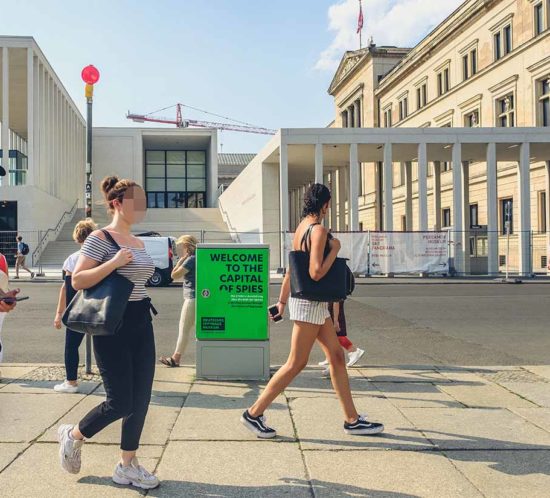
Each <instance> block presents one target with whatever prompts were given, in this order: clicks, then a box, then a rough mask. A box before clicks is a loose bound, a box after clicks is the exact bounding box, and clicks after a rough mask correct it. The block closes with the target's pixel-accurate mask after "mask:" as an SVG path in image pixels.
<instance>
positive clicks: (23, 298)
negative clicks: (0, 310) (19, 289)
mask: <svg viewBox="0 0 550 498" xmlns="http://www.w3.org/2000/svg"><path fill="white" fill-rule="evenodd" d="M27 299H29V296H21V297H19V296H18V297H12V296H5V297H0V301H4V302H5V303H8V304H13V303H18V302H19V301H26V300H27Z"/></svg>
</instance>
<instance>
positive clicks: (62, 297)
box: [53, 272, 69, 329]
mask: <svg viewBox="0 0 550 498" xmlns="http://www.w3.org/2000/svg"><path fill="white" fill-rule="evenodd" d="M67 274H69V272H67ZM66 299H67V289H66V286H65V282H63V285H62V286H61V289H59V299H58V300H57V311H56V312H55V318H54V320H53V326H54V327H55V328H56V329H60V328H61V315H62V314H63V310H64V309H65V303H66Z"/></svg>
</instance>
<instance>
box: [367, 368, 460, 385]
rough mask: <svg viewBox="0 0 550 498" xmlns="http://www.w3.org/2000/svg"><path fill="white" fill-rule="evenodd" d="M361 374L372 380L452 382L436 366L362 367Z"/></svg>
mask: <svg viewBox="0 0 550 498" xmlns="http://www.w3.org/2000/svg"><path fill="white" fill-rule="evenodd" d="M360 370H361V374H362V375H363V376H364V377H366V378H367V379H369V381H371V382H430V383H434V382H435V383H440V382H451V380H450V379H448V378H447V377H445V376H443V375H442V374H441V373H439V372H438V371H436V370H435V369H434V368H428V367H426V368H420V367H410V368H394V367H388V368H381V367H367V368H361V369H360Z"/></svg>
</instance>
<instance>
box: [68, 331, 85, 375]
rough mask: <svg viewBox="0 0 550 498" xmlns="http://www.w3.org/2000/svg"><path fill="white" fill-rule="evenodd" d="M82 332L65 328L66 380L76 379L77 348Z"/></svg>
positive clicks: (80, 341)
mask: <svg viewBox="0 0 550 498" xmlns="http://www.w3.org/2000/svg"><path fill="white" fill-rule="evenodd" d="M82 339H84V334H81V333H80V332H75V331H74V330H70V329H67V330H66V332H65V372H66V379H67V380H77V379H78V362H79V356H78V348H79V347H80V344H81V343H82Z"/></svg>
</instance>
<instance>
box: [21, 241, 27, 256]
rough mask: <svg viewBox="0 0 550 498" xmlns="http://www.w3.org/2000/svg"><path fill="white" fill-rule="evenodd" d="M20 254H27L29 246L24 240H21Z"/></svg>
mask: <svg viewBox="0 0 550 498" xmlns="http://www.w3.org/2000/svg"><path fill="white" fill-rule="evenodd" d="M21 254H22V255H23V256H26V255H27V254H29V246H28V244H26V243H25V242H21Z"/></svg>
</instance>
